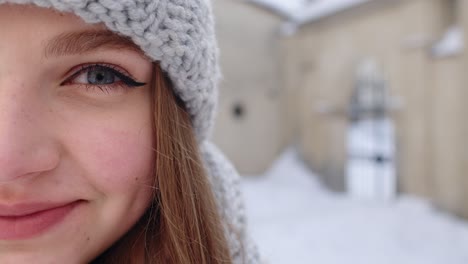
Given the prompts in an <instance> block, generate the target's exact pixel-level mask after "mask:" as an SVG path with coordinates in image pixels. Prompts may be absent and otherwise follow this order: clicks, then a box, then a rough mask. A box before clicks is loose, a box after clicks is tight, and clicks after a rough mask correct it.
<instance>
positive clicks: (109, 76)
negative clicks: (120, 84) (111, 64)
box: [86, 69, 120, 85]
mask: <svg viewBox="0 0 468 264" xmlns="http://www.w3.org/2000/svg"><path fill="white" fill-rule="evenodd" d="M86 75H87V76H86V79H87V81H88V83H89V84H93V85H103V84H104V85H105V84H112V83H115V82H116V81H120V79H119V77H117V76H116V74H115V73H113V72H112V71H110V70H108V69H90V70H88V72H87V73H86Z"/></svg>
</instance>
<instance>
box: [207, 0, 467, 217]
mask: <svg viewBox="0 0 468 264" xmlns="http://www.w3.org/2000/svg"><path fill="white" fill-rule="evenodd" d="M455 2H457V6H456V7H455V8H454V6H451V3H455ZM214 3H215V13H217V14H218V16H217V24H218V29H217V30H218V37H219V39H220V46H221V62H222V67H223V69H224V76H225V78H224V81H223V82H222V85H221V98H220V99H221V103H220V115H219V118H218V123H217V127H216V129H215V133H214V139H215V141H216V142H217V143H218V145H220V147H221V148H222V149H223V150H224V151H225V152H226V153H227V155H228V156H229V157H230V158H231V159H232V160H233V161H234V163H235V165H236V166H237V167H238V168H239V170H240V171H241V172H243V173H248V174H249V173H250V174H255V173H262V172H264V171H265V170H266V169H267V168H268V167H269V165H271V163H272V162H273V160H274V159H275V158H276V156H277V154H279V152H280V151H281V150H282V149H283V148H284V146H285V145H286V144H287V143H290V142H291V141H292V140H293V139H294V138H296V137H297V138H298V141H297V142H298V145H299V147H300V151H301V153H302V155H303V157H304V159H305V160H306V161H307V162H308V163H309V165H310V166H311V167H312V168H313V169H314V170H315V171H317V172H318V173H319V174H320V175H322V176H323V180H324V181H325V182H326V183H327V185H328V186H332V187H333V188H334V189H335V190H344V186H345V182H344V180H345V178H344V173H345V166H346V160H347V149H346V133H347V132H346V131H347V127H348V122H349V121H348V117H347V111H348V107H349V102H350V96H351V93H352V90H353V88H354V86H355V77H356V76H355V72H356V70H357V66H358V64H359V62H360V61H362V60H368V59H370V60H373V61H375V62H376V63H377V65H378V66H379V68H381V69H382V70H383V74H384V75H385V77H386V80H387V86H388V89H389V92H390V96H391V97H393V98H396V99H397V100H396V101H398V102H399V104H398V108H397V109H396V110H394V111H392V112H391V117H392V118H393V120H394V121H395V125H396V144H397V146H396V147H397V158H398V160H397V174H398V184H399V190H400V191H401V192H404V193H409V194H413V195H418V196H423V197H427V198H429V199H431V200H432V201H434V203H435V204H436V205H437V206H438V207H439V208H442V209H445V210H448V211H451V212H454V213H456V214H458V215H463V216H465V217H467V218H468V202H467V201H468V177H466V175H468V148H465V147H464V142H465V141H466V139H465V138H466V135H468V122H466V121H464V119H465V115H466V114H467V113H468V104H466V103H465V102H464V101H465V98H468V91H467V89H465V87H464V84H466V83H468V75H467V74H465V73H464V72H465V69H467V68H468V57H467V52H466V51H464V52H463V53H462V54H459V55H455V56H451V57H445V58H435V57H434V56H432V54H431V47H432V46H433V44H434V43H436V42H437V41H438V40H440V39H441V37H442V35H443V33H444V32H445V31H446V30H447V28H448V27H449V26H451V25H453V24H454V23H457V22H458V23H459V25H461V26H462V28H463V30H464V34H465V36H468V1H465V0H459V1H451V0H398V1H396V0H395V1H375V2H373V3H369V4H364V5H362V6H359V7H356V8H352V9H351V10H347V11H344V12H340V13H337V14H335V15H333V16H330V17H327V18H324V19H321V20H319V21H315V22H313V23H309V24H307V25H304V26H302V27H301V28H299V30H298V31H297V32H296V34H294V35H292V36H284V35H281V34H279V32H278V29H279V28H281V26H282V23H283V22H282V20H281V19H280V17H278V16H276V15H273V14H271V13H270V12H268V11H266V10H263V9H261V8H259V7H253V6H251V5H248V4H247V3H243V2H241V1H234V0H216V1H214ZM454 13H457V17H458V21H457V20H456V19H454ZM240 17H241V19H239V18H240ZM236 105H241V106H243V107H244V109H243V112H244V115H243V116H242V117H236V116H235V115H234V114H233V112H234V109H235V106H236Z"/></svg>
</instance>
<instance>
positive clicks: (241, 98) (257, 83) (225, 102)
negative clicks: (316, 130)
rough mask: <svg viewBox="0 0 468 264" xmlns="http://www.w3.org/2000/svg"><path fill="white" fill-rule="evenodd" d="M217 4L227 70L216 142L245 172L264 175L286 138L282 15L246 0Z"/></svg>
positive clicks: (239, 168)
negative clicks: (281, 64)
mask: <svg viewBox="0 0 468 264" xmlns="http://www.w3.org/2000/svg"><path fill="white" fill-rule="evenodd" d="M213 3H214V12H215V15H216V21H217V33H218V39H219V41H220V50H221V66H222V69H223V74H224V78H223V81H222V82H221V86H220V104H219V115H218V119H217V124H216V127H215V130H214V141H215V142H216V143H217V144H218V146H219V147H220V148H221V149H222V150H223V151H224V152H225V153H226V155H227V156H228V157H229V158H230V159H231V160H232V161H233V163H234V165H235V166H236V167H237V168H238V170H239V171H240V172H241V173H243V174H257V173H263V172H264V171H265V170H266V169H268V167H269V166H270V165H271V164H272V162H273V161H274V160H275V158H276V157H277V155H278V154H279V152H280V151H281V150H282V148H283V147H284V142H285V133H286V132H285V126H284V125H283V122H284V120H285V118H284V108H283V107H282V100H283V99H282V91H281V89H282V87H283V85H282V83H281V82H282V77H281V71H280V57H281V51H280V50H279V49H280V47H279V41H278V38H279V35H278V28H279V25H280V23H281V19H280V18H279V17H278V16H276V15H273V14H272V13H270V12H268V11H266V10H263V9H261V8H257V7H253V6H251V5H249V4H248V3H245V2H242V1H234V0H216V1H214V2H213ZM236 108H237V109H236ZM239 109H240V110H239ZM236 111H237V112H238V113H239V112H242V113H241V114H242V116H236V114H235V112H236Z"/></svg>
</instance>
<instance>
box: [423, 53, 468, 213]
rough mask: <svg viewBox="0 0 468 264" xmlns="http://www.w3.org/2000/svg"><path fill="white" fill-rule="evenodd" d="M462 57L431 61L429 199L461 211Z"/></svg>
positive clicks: (452, 210) (462, 137) (463, 172)
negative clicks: (430, 183)
mask: <svg viewBox="0 0 468 264" xmlns="http://www.w3.org/2000/svg"><path fill="white" fill-rule="evenodd" d="M462 74H463V68H462V60H461V57H459V56H453V57H449V58H442V59H438V60H435V61H434V67H433V74H432V76H431V77H432V85H431V88H432V93H431V96H430V98H431V122H430V124H431V131H432V132H433V133H432V137H431V138H432V144H431V147H432V149H430V151H429V153H431V155H432V157H433V162H431V164H430V165H432V166H431V168H432V170H431V176H432V192H433V193H432V198H433V200H434V202H435V204H436V205H437V206H438V207H440V208H442V209H446V210H449V211H451V212H454V213H456V214H463V205H464V199H465V198H466V197H464V193H465V192H464V190H466V189H464V188H463V184H462V183H463V181H464V178H465V176H466V171H464V161H463V159H464V157H463V155H464V154H463V152H464V148H465V147H464V144H463V142H464V141H465V139H464V138H465V137H466V134H464V133H463V128H462V126H460V124H461V122H460V121H461V120H463V119H464V118H465V116H466V113H468V112H467V110H468V109H466V107H465V106H464V105H465V103H464V98H463V93H464V88H465V87H464V85H463V83H462V80H461V76H462Z"/></svg>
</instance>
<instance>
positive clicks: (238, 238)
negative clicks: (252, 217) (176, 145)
mask: <svg viewBox="0 0 468 264" xmlns="http://www.w3.org/2000/svg"><path fill="white" fill-rule="evenodd" d="M201 154H202V156H203V160H204V161H205V166H206V167H207V168H209V177H210V181H211V184H212V186H213V190H214V194H215V197H216V202H217V204H218V208H219V209H220V213H221V217H222V218H223V220H224V221H223V222H224V223H225V227H224V228H225V233H226V237H227V240H228V243H229V248H230V250H231V255H232V259H233V263H235V264H241V263H242V264H255V263H259V261H260V257H259V255H258V250H257V248H256V246H255V244H254V243H252V241H251V240H250V237H249V236H248V234H247V229H246V226H247V223H246V217H245V207H244V203H243V198H242V194H241V191H240V177H239V174H238V173H237V171H236V170H235V169H234V167H233V166H232V165H231V163H229V162H228V160H227V159H226V158H225V157H224V155H223V154H222V153H221V151H220V150H218V149H217V148H216V147H215V146H214V145H213V144H211V143H210V142H204V143H203V144H202V146H201Z"/></svg>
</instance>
